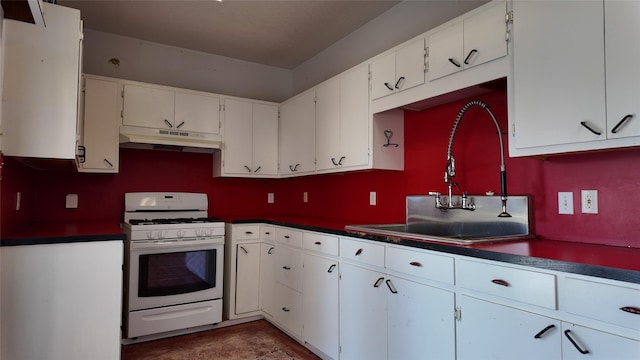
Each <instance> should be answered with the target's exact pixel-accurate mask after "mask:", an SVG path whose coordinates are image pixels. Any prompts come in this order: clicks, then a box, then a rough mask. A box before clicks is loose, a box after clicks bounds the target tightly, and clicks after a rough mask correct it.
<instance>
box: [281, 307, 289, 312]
mask: <svg viewBox="0 0 640 360" xmlns="http://www.w3.org/2000/svg"><path fill="white" fill-rule="evenodd" d="M282 311H284V312H289V311H291V310H289V308H287V307H283V308H282Z"/></svg>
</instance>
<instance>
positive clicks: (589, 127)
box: [580, 121, 602, 135]
mask: <svg viewBox="0 0 640 360" xmlns="http://www.w3.org/2000/svg"><path fill="white" fill-rule="evenodd" d="M580 125H582V126H584V127H585V128H586V129H587V130H589V131H591V132H592V133H594V134H596V135H602V133H601V132H599V131H595V130H594V129H593V128H592V127H591V126H589V124H587V122H586V121H580Z"/></svg>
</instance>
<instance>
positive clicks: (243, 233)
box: [233, 224, 260, 240]
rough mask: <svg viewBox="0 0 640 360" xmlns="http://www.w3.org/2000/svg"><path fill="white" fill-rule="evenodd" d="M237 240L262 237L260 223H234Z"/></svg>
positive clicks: (234, 234)
mask: <svg viewBox="0 0 640 360" xmlns="http://www.w3.org/2000/svg"><path fill="white" fill-rule="evenodd" d="M233 238H234V239H235V240H257V239H259V238H260V225H257V224H256V225H253V224H251V225H233Z"/></svg>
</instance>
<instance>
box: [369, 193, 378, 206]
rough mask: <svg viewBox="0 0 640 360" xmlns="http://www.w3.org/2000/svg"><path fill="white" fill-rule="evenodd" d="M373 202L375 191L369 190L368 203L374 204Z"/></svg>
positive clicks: (374, 201)
mask: <svg viewBox="0 0 640 360" xmlns="http://www.w3.org/2000/svg"><path fill="white" fill-rule="evenodd" d="M375 204H376V192H375V191H371V192H370V193H369V205H375Z"/></svg>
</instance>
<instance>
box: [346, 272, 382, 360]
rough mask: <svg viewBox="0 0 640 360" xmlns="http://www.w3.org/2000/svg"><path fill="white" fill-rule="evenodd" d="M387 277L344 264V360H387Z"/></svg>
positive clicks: (380, 273)
mask: <svg viewBox="0 0 640 360" xmlns="http://www.w3.org/2000/svg"><path fill="white" fill-rule="evenodd" d="M384 277H385V274H384V273H383V272H380V271H374V270H370V269H366V268H363V267H359V266H355V265H351V264H346V263H343V264H341V269H340V349H341V353H340V359H342V360H360V359H367V360H375V359H386V358H387V293H386V292H387V291H388V290H387V289H386V286H385V285H384Z"/></svg>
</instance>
